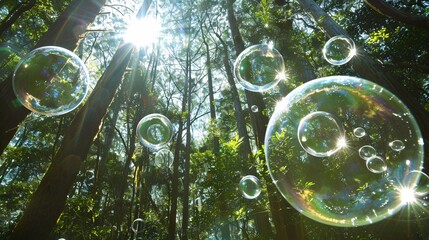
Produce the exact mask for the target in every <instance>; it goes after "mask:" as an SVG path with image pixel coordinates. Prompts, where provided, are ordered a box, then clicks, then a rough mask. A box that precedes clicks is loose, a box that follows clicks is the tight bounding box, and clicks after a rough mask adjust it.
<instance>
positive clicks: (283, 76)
mask: <svg viewBox="0 0 429 240" xmlns="http://www.w3.org/2000/svg"><path fill="white" fill-rule="evenodd" d="M276 79H277V80H285V79H286V73H285V72H278V73H277V74H276Z"/></svg>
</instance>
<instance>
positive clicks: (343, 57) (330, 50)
mask: <svg viewBox="0 0 429 240" xmlns="http://www.w3.org/2000/svg"><path fill="white" fill-rule="evenodd" d="M322 52H323V57H324V58H325V60H326V61H327V62H329V63H330V64H332V65H343V64H346V63H347V62H349V61H350V60H351V59H352V58H353V56H355V55H356V46H355V43H354V42H353V40H352V39H350V38H349V37H346V36H342V35H339V36H335V37H333V38H331V39H329V40H328V41H327V42H326V43H325V46H323V50H322Z"/></svg>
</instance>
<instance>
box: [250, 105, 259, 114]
mask: <svg viewBox="0 0 429 240" xmlns="http://www.w3.org/2000/svg"><path fill="white" fill-rule="evenodd" d="M250 110H252V112H254V113H255V112H258V111H259V108H258V106H256V105H252V107H251V108H250Z"/></svg>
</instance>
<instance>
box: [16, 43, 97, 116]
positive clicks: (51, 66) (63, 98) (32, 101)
mask: <svg viewBox="0 0 429 240" xmlns="http://www.w3.org/2000/svg"><path fill="white" fill-rule="evenodd" d="M88 79H89V75H88V71H87V69H86V67H85V64H84V63H83V62H82V60H81V59H80V58H79V57H78V56H76V55H75V54H74V53H72V52H70V51H69V50H67V49H64V48H60V47H54V46H49V47H41V48H37V49H35V50H33V51H31V52H30V53H29V54H28V55H27V56H25V57H24V58H23V59H21V61H20V62H19V63H18V65H17V66H16V68H15V72H14V74H13V82H12V86H13V91H14V92H15V95H16V96H17V98H18V100H19V101H20V102H21V103H22V104H23V105H24V106H25V107H26V108H28V109H29V110H31V111H33V112H35V113H38V114H42V115H47V116H55V115H62V114H65V113H68V112H70V111H72V110H73V109H75V108H76V107H78V106H79V104H80V103H81V102H82V101H83V99H84V98H85V96H86V93H87V90H88Z"/></svg>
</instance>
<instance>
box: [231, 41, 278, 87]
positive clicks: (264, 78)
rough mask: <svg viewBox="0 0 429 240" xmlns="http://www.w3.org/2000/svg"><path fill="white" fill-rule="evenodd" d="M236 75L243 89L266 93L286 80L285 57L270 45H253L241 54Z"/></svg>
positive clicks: (236, 66) (236, 64)
mask: <svg viewBox="0 0 429 240" xmlns="http://www.w3.org/2000/svg"><path fill="white" fill-rule="evenodd" d="M234 74H235V77H236V78H237V81H238V83H239V84H240V85H241V86H242V87H243V88H245V89H247V90H249V91H253V92H262V91H266V90H268V89H271V88H273V87H274V86H276V85H277V84H278V82H279V81H280V80H285V79H286V76H285V66H284V60H283V57H282V55H281V54H280V53H279V51H277V49H275V48H274V47H273V46H272V45H269V44H258V45H253V46H251V47H248V48H247V49H245V50H244V51H243V52H242V53H240V55H239V56H238V57H237V59H236V60H235V63H234Z"/></svg>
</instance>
